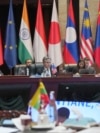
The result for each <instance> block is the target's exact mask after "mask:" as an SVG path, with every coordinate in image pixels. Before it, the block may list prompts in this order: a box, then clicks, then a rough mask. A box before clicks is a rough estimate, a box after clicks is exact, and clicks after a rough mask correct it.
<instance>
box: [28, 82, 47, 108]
mask: <svg viewBox="0 0 100 133" xmlns="http://www.w3.org/2000/svg"><path fill="white" fill-rule="evenodd" d="M41 101H44V103H45V107H46V105H47V104H48V103H49V97H48V94H47V91H46V89H45V86H44V84H43V82H40V83H39V86H38V88H37V90H36V92H35V94H34V95H33V97H32V98H31V100H30V101H29V107H34V108H35V109H37V110H39V109H40V103H41Z"/></svg>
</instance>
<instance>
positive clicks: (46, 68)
mask: <svg viewBox="0 0 100 133" xmlns="http://www.w3.org/2000/svg"><path fill="white" fill-rule="evenodd" d="M56 73H57V69H56V67H55V68H54V67H53V65H52V64H51V58H50V57H48V56H46V57H44V58H43V66H42V67H41V68H37V67H36V74H39V75H41V77H52V76H54V75H56Z"/></svg>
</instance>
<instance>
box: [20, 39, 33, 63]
mask: <svg viewBox="0 0 100 133" xmlns="http://www.w3.org/2000/svg"><path fill="white" fill-rule="evenodd" d="M18 55H19V60H20V62H21V63H23V64H24V63H25V61H26V60H27V59H32V57H31V55H30V53H29V52H28V50H27V48H26V47H25V45H24V44H23V42H22V41H21V40H20V41H19V47H18Z"/></svg>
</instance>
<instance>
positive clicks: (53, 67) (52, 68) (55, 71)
mask: <svg viewBox="0 0 100 133" xmlns="http://www.w3.org/2000/svg"><path fill="white" fill-rule="evenodd" d="M51 72H52V74H56V73H57V68H56V66H55V65H54V64H52V65H51Z"/></svg>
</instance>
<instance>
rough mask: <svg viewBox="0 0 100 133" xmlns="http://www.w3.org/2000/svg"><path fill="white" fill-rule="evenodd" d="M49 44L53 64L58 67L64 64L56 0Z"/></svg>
mask: <svg viewBox="0 0 100 133" xmlns="http://www.w3.org/2000/svg"><path fill="white" fill-rule="evenodd" d="M48 43H49V44H48V55H49V57H50V58H51V61H52V63H54V64H55V66H56V67H57V66H59V65H60V64H62V63H63V57H62V48H61V36H60V27H59V22H58V14H57V7H56V3H55V0H53V9H52V17H51V25H50V32H49V42H48Z"/></svg>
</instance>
